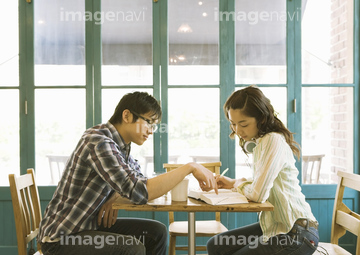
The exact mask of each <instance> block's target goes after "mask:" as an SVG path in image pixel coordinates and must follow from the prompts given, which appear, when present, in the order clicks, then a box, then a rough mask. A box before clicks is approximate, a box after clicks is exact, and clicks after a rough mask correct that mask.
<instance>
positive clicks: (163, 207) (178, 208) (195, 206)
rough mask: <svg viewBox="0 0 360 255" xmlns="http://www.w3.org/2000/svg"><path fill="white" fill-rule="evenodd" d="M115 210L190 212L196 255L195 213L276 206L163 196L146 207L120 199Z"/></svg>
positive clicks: (191, 254)
mask: <svg viewBox="0 0 360 255" xmlns="http://www.w3.org/2000/svg"><path fill="white" fill-rule="evenodd" d="M112 207H113V208H114V209H123V210H126V211H159V212H169V211H173V212H188V230H189V235H188V243H189V255H195V233H196V231H195V213H196V212H261V211H273V210H274V206H273V205H272V204H270V203H269V202H267V201H266V202H265V203H254V202H249V203H245V204H234V205H209V204H206V203H204V202H201V201H199V200H196V199H192V198H188V200H187V201H186V202H185V201H184V202H175V201H171V196H162V197H159V198H157V199H154V200H151V201H149V202H148V203H147V204H144V205H135V204H132V203H131V202H129V201H128V200H126V199H123V198H120V199H118V200H116V201H115V202H114V203H113V206H112Z"/></svg>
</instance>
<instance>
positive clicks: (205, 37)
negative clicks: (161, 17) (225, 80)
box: [168, 0, 219, 85]
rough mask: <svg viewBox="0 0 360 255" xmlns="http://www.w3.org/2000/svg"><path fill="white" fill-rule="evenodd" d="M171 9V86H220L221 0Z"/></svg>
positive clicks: (178, 3)
mask: <svg viewBox="0 0 360 255" xmlns="http://www.w3.org/2000/svg"><path fill="white" fill-rule="evenodd" d="M168 5H169V7H168V8H169V14H168V15H169V70H168V79H169V84H170V85H203V84H219V50H218V48H219V21H218V19H217V16H216V13H217V9H218V6H219V0H206V1H193V0H186V1H176V0H169V4H168Z"/></svg>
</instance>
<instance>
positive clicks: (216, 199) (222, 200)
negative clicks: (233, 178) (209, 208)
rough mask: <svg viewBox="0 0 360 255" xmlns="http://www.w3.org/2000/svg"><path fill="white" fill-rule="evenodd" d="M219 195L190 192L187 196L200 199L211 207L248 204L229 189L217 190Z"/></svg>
mask: <svg viewBox="0 0 360 255" xmlns="http://www.w3.org/2000/svg"><path fill="white" fill-rule="evenodd" d="M218 193H219V194H216V193H215V191H213V190H212V191H208V192H206V191H201V190H190V191H189V194H188V196H189V197H192V198H195V199H200V200H202V201H204V202H205V203H207V204H211V205H226V204H227V205H230V204H242V203H248V200H247V198H246V197H245V196H244V195H242V194H240V193H238V192H234V191H232V190H230V189H219V191H218Z"/></svg>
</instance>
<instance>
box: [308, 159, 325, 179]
mask: <svg viewBox="0 0 360 255" xmlns="http://www.w3.org/2000/svg"><path fill="white" fill-rule="evenodd" d="M324 156H325V155H324V154H319V155H303V156H302V160H303V164H302V172H303V183H319V178H320V169H321V161H322V158H323V157H324ZM309 170H310V172H309ZM313 176H314V178H313Z"/></svg>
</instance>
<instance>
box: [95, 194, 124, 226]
mask: <svg viewBox="0 0 360 255" xmlns="http://www.w3.org/2000/svg"><path fill="white" fill-rule="evenodd" d="M118 197H120V195H119V194H118V193H116V192H115V193H114V194H113V195H112V196H111V197H110V198H109V199H108V201H106V202H105V203H104V204H103V205H102V206H101V208H100V210H99V214H98V225H99V226H100V225H101V221H102V223H103V226H104V227H105V228H110V227H111V226H112V225H114V224H115V222H116V219H117V214H118V210H119V209H112V204H113V203H114V201H115V200H116V199H117V198H118Z"/></svg>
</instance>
